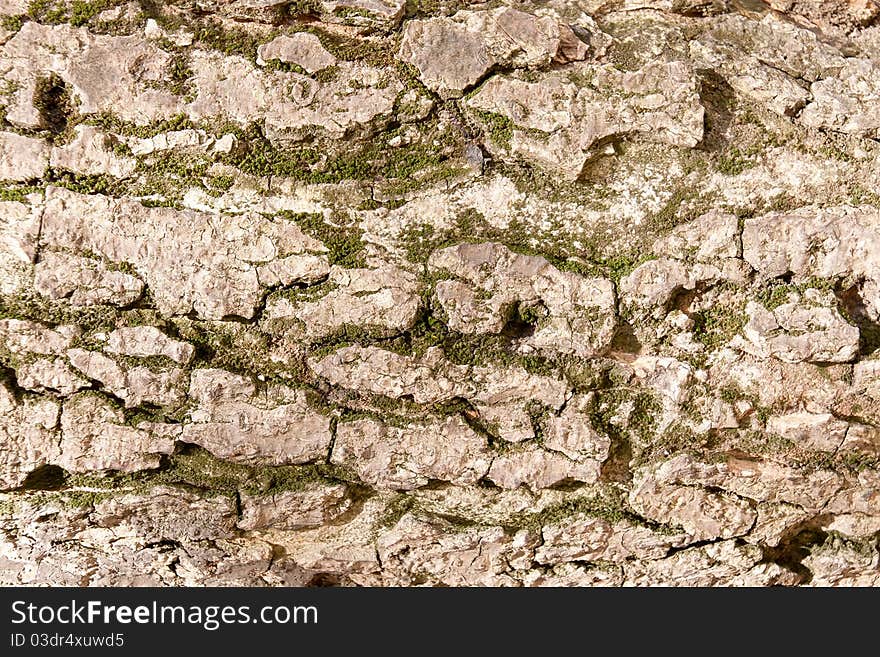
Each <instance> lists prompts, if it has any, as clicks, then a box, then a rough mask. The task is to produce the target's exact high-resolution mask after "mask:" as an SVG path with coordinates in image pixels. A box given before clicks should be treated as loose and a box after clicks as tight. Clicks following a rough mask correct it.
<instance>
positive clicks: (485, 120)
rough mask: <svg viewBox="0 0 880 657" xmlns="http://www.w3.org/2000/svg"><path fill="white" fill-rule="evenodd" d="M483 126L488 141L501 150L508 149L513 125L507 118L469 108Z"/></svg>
mask: <svg viewBox="0 0 880 657" xmlns="http://www.w3.org/2000/svg"><path fill="white" fill-rule="evenodd" d="M469 111H470V112H472V113H473V114H474V116H476V117H477V119H478V120H479V121H480V122H481V123H482V124H483V125H484V126H485V129H486V133H487V134H488V136H489V139H490V140H491V141H492V142H493V143H494V144H495V145H496V146H500V147H501V148H506V149H509V148H510V140H511V139H513V130H514V127H515V126H514V123H513V121H512V120H510V119H509V118H508V117H506V116H503V115H501V114H496V113H495V112H487V111H485V110H478V109H474V108H470V110H469Z"/></svg>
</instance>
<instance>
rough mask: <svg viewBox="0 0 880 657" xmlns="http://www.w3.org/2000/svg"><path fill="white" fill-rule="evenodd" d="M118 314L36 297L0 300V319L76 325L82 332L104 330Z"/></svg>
mask: <svg viewBox="0 0 880 657" xmlns="http://www.w3.org/2000/svg"><path fill="white" fill-rule="evenodd" d="M118 314H119V312H118V311H117V310H116V309H115V308H113V307H111V306H88V307H84V308H80V307H72V306H69V305H68V304H66V303H64V302H61V301H50V300H48V299H45V298H43V297H41V296H39V295H37V294H35V293H24V294H19V295H6V296H0V318H4V319H5V318H12V319H24V320H30V321H34V322H42V323H44V324H49V325H52V326H54V325H57V324H78V325H79V326H81V327H83V328H84V329H85V330H107V329H112V328H113V327H114V326H115V325H116V320H117V317H118Z"/></svg>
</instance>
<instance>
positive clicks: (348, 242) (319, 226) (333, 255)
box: [278, 211, 364, 268]
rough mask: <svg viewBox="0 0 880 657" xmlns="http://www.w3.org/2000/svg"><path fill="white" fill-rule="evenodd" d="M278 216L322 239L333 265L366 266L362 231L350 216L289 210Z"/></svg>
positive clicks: (317, 238)
mask: <svg viewBox="0 0 880 657" xmlns="http://www.w3.org/2000/svg"><path fill="white" fill-rule="evenodd" d="M278 216H280V217H282V218H284V219H287V220H289V221H293V222H295V223H296V224H297V225H298V226H299V227H300V228H302V230H303V232H304V233H306V234H308V235H311V236H312V237H314V238H315V239H316V240H318V241H320V242H321V243H322V244H323V245H324V246H325V247H326V248H327V251H328V253H327V258H328V260H329V261H330V264H331V265H339V266H340V267H347V268H353V267H363V266H364V262H363V250H364V244H363V241H362V239H361V231H360V228H359V227H358V226H357V224H355V223H354V222H353V221H352V220H351V218H350V217H348V216H344V215H342V214H340V213H336V214H334V215H333V216H331V218H330V219H329V220H328V219H325V218H324V217H323V216H322V215H320V214H310V213H293V212H287V211H284V212H281V213H279V215H278ZM337 222H338V223H337Z"/></svg>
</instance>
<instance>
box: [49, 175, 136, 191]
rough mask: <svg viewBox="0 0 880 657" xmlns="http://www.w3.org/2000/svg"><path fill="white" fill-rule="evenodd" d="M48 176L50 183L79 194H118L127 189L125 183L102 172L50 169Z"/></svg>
mask: <svg viewBox="0 0 880 657" xmlns="http://www.w3.org/2000/svg"><path fill="white" fill-rule="evenodd" d="M48 178H49V180H50V181H51V182H52V184H54V185H57V186H59V187H64V188H66V189H69V190H71V191H73V192H77V193H79V194H106V195H108V196H118V195H121V194H123V193H125V191H126V189H127V187H126V186H125V183H123V182H121V181H120V180H119V179H118V178H114V177H113V176H110V175H108V174H104V173H102V174H83V173H73V172H72V171H65V170H62V169H50V170H49V176H48Z"/></svg>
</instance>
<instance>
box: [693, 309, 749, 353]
mask: <svg viewBox="0 0 880 657" xmlns="http://www.w3.org/2000/svg"><path fill="white" fill-rule="evenodd" d="M691 319H692V320H693V321H694V327H693V335H694V340H696V341H697V342H700V343H702V344H703V345H705V346H706V347H708V348H709V349H710V350H711V349H717V348H719V347H722V346H724V345H726V344H727V343H728V342H730V340H732V339H733V337H734V336H735V335H737V334H738V333H739V332H740V331H742V328H743V326H745V324H746V321H747V319H748V318H747V317H746V314H745V312H744V311H743V309H742V308H740V307H739V306H735V307H730V306H728V305H724V304H718V305H714V306H712V307H711V308H709V309H707V310H699V311H697V312H694V313H692V314H691Z"/></svg>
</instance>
